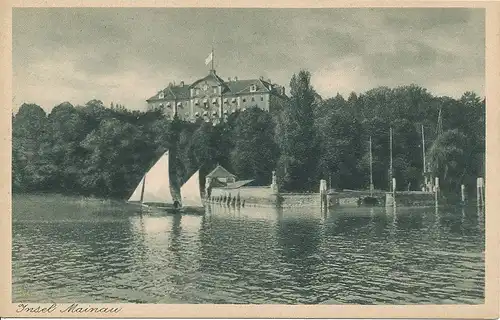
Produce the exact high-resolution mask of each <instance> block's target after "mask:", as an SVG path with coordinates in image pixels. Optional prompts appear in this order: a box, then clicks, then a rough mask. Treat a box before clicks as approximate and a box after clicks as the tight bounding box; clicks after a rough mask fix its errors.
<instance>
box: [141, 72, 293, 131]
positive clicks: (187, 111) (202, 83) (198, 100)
mask: <svg viewBox="0 0 500 320" xmlns="http://www.w3.org/2000/svg"><path fill="white" fill-rule="evenodd" d="M272 97H278V98H284V97H285V88H284V87H283V86H280V85H277V84H272V83H271V81H270V80H267V81H266V80H264V79H263V78H260V79H249V80H239V79H238V78H234V79H231V78H229V79H228V80H227V81H224V80H223V79H222V78H221V77H219V76H218V75H217V74H216V72H215V70H210V72H209V74H208V75H207V76H205V77H204V78H201V79H198V80H196V81H195V82H193V83H192V84H185V83H184V82H183V81H181V82H180V83H179V84H177V85H175V84H170V85H169V86H168V87H167V88H165V89H163V90H161V91H159V92H158V93H157V94H155V95H154V96H152V97H151V98H149V99H147V100H146V101H147V103H148V108H158V107H163V109H164V110H165V115H166V116H167V117H170V118H172V117H173V116H174V115H177V117H178V118H180V119H182V120H186V121H196V119H197V118H202V119H205V120H210V119H212V118H219V117H222V116H223V115H224V114H229V113H232V112H235V111H236V110H244V109H246V108H251V107H258V108H261V109H263V110H266V111H269V108H270V101H271V99H272Z"/></svg>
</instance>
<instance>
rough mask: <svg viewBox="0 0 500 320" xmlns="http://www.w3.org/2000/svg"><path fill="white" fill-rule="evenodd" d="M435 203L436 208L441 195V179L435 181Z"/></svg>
mask: <svg viewBox="0 0 500 320" xmlns="http://www.w3.org/2000/svg"><path fill="white" fill-rule="evenodd" d="M434 184H435V186H434V201H435V203H436V207H437V206H438V193H439V177H436V178H435V180H434Z"/></svg>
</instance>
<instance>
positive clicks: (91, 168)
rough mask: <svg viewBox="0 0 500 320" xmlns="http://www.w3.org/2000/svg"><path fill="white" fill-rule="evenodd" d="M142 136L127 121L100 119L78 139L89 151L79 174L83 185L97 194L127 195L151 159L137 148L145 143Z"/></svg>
mask: <svg viewBox="0 0 500 320" xmlns="http://www.w3.org/2000/svg"><path fill="white" fill-rule="evenodd" d="M144 138H145V136H144V135H141V132H140V131H139V130H138V129H137V127H134V126H132V125H130V124H128V123H123V122H121V121H119V120H116V119H109V120H103V121H102V122H101V124H100V125H99V127H98V128H97V129H95V130H94V131H92V133H90V134H89V135H88V136H87V137H86V138H85V140H83V141H82V143H81V145H82V147H84V148H85V149H86V150H87V151H88V152H89V157H88V158H87V159H86V160H85V163H84V166H85V167H84V170H83V175H82V184H83V186H84V188H85V189H86V190H88V191H91V193H93V194H95V195H97V196H112V197H125V196H127V195H128V193H129V192H131V191H132V190H133V189H134V188H135V185H136V184H137V183H138V181H139V180H140V179H141V177H142V175H144V173H145V172H146V171H147V165H148V164H150V163H151V162H153V161H154V159H151V158H150V157H147V155H144V154H139V153H138V152H137V150H140V148H141V146H142V145H144V144H147V141H145V139H144Z"/></svg>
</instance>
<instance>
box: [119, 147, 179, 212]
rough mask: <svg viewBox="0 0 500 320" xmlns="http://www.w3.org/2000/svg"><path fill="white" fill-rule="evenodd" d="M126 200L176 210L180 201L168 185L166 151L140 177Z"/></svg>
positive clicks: (167, 157) (145, 205)
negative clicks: (175, 197)
mask: <svg viewBox="0 0 500 320" xmlns="http://www.w3.org/2000/svg"><path fill="white" fill-rule="evenodd" d="M128 202H131V203H134V202H139V203H140V204H141V205H142V206H143V207H155V208H160V209H165V210H166V211H178V209H179V207H180V203H179V201H177V200H176V199H174V196H173V195H172V191H171V186H170V177H169V155H168V151H167V152H165V153H164V154H163V155H162V156H161V157H160V159H158V161H156V163H155V164H154V165H153V166H152V167H151V169H149V171H148V172H147V173H146V174H145V175H144V176H143V177H142V179H141V181H140V182H139V184H138V185H137V187H136V188H135V190H134V192H133V193H132V195H131V196H130V198H129V199H128Z"/></svg>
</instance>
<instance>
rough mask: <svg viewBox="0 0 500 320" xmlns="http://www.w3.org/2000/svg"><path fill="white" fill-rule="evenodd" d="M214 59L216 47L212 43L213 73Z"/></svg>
mask: <svg viewBox="0 0 500 320" xmlns="http://www.w3.org/2000/svg"><path fill="white" fill-rule="evenodd" d="M214 58H215V56H214V45H213V43H212V71H214Z"/></svg>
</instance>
